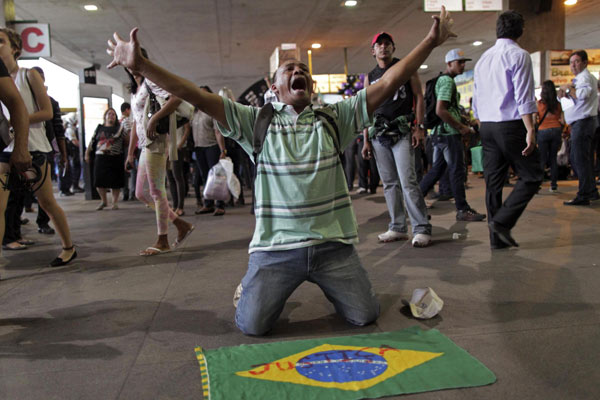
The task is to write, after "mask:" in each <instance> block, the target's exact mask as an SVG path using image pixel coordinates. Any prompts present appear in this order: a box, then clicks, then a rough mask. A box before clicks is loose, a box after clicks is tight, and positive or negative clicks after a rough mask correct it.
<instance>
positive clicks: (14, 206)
mask: <svg viewBox="0 0 600 400" xmlns="http://www.w3.org/2000/svg"><path fill="white" fill-rule="evenodd" d="M24 200H25V194H24V193H23V192H15V191H12V192H10V194H9V196H8V203H7V204H6V211H5V213H4V238H3V239H2V244H9V243H12V242H16V241H17V240H21V239H22V238H23V237H22V236H21V214H23V207H24Z"/></svg>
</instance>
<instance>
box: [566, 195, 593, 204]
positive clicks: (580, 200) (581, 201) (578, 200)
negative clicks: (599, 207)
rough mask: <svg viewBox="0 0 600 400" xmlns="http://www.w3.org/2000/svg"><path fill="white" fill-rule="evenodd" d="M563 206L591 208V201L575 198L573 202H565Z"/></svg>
mask: <svg viewBox="0 0 600 400" xmlns="http://www.w3.org/2000/svg"><path fill="white" fill-rule="evenodd" d="M563 204H564V205H565V206H589V205H590V201H589V200H587V199H582V198H581V197H575V198H574V199H573V200H569V201H564V202H563Z"/></svg>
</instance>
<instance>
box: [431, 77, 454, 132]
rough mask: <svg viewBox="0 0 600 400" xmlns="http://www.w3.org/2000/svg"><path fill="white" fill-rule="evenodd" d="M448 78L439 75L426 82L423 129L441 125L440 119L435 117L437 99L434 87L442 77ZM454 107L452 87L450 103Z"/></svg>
mask: <svg viewBox="0 0 600 400" xmlns="http://www.w3.org/2000/svg"><path fill="white" fill-rule="evenodd" d="M444 75H445V76H450V75H448V74H442V73H440V74H439V75H438V76H436V77H435V78H432V79H430V80H428V81H427V83H426V84H425V121H424V125H425V129H433V128H435V127H436V126H438V125H439V124H441V123H442V120H441V118H440V117H439V116H438V115H437V112H436V108H437V97H436V95H435V86H436V85H437V81H438V79H440V77H442V76H444ZM450 103H451V104H453V105H456V86H454V92H453V93H452V101H451V102H450Z"/></svg>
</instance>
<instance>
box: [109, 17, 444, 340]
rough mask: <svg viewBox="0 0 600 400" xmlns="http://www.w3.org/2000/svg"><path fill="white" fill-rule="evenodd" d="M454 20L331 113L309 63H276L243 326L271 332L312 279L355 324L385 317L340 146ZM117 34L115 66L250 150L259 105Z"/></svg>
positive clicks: (438, 23) (437, 25)
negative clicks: (365, 257) (172, 67)
mask: <svg viewBox="0 0 600 400" xmlns="http://www.w3.org/2000/svg"><path fill="white" fill-rule="evenodd" d="M451 24H452V21H451V20H450V18H449V16H448V14H447V13H446V11H445V9H443V10H442V13H441V14H440V16H439V17H437V16H436V17H435V22H434V24H433V26H432V28H431V30H430V32H429V33H428V35H427V36H426V38H425V39H424V40H423V41H422V42H421V43H420V44H419V45H418V46H417V47H416V48H415V49H414V50H413V51H412V52H411V53H410V54H409V55H407V56H406V57H405V58H404V59H402V60H401V61H400V62H398V63H396V64H395V65H394V66H393V67H391V68H390V69H389V70H388V71H387V72H386V73H385V74H384V75H383V76H382V78H381V79H380V80H379V81H378V82H377V83H374V84H373V85H371V86H369V88H367V89H366V90H362V91H361V92H359V93H358V95H357V96H354V97H351V98H349V99H346V100H344V101H342V102H339V103H336V104H334V105H330V106H326V107H325V110H324V111H323V112H326V113H328V114H329V119H328V120H326V119H322V116H321V112H320V113H319V114H315V112H314V111H313V109H312V105H311V102H310V98H311V95H312V88H313V80H312V77H311V75H310V73H309V72H308V68H307V67H306V65H304V64H303V63H301V62H299V61H297V60H286V61H285V62H284V63H283V64H282V65H281V66H280V67H279V68H278V69H277V71H276V73H275V76H274V79H273V84H272V85H271V91H273V93H275V94H276V95H277V98H278V100H279V101H278V102H274V103H272V104H273V118H272V120H271V125H270V126H269V130H268V134H267V135H266V137H265V140H264V143H263V146H262V148H263V151H262V152H260V153H259V154H258V155H257V158H256V159H257V165H256V168H257V174H256V182H255V195H256V201H255V215H256V229H255V232H254V237H253V238H252V242H251V243H250V250H249V252H250V260H249V263H248V271H247V273H246V275H245V276H244V278H243V280H242V290H241V298H240V300H239V303H238V305H237V311H236V317H235V320H236V324H237V326H238V327H239V328H240V329H241V330H242V332H244V333H245V334H248V335H263V334H265V333H267V332H268V331H269V330H270V329H271V328H272V327H273V325H274V324H275V322H276V321H277V319H278V318H279V315H280V314H281V312H282V310H283V307H284V305H285V302H286V300H287V298H288V297H289V296H290V295H291V294H292V292H293V291H294V290H295V289H296V288H297V287H298V286H299V285H300V284H302V282H304V281H309V282H313V283H316V284H317V285H319V287H320V288H321V289H322V290H323V292H324V293H325V296H326V297H327V298H328V299H329V300H330V301H331V302H332V303H333V305H334V307H335V309H336V311H337V312H338V313H339V314H340V315H341V316H342V317H343V318H344V319H346V320H347V321H348V322H350V323H352V324H354V325H359V326H362V325H366V324H369V323H371V322H373V321H375V319H377V317H378V315H379V303H378V301H377V299H376V297H375V294H374V292H373V290H372V288H371V284H370V281H369V278H368V276H367V273H366V271H365V269H364V268H363V266H362V264H361V262H360V260H359V258H358V255H357V253H356V250H355V248H354V244H355V243H357V242H358V232H357V223H356V218H355V216H354V212H353V210H352V205H351V204H352V203H351V200H350V196H349V194H348V186H347V184H346V180H345V177H344V171H343V169H342V165H341V162H340V159H339V156H338V153H339V149H343V148H345V147H346V146H347V145H348V144H349V143H350V141H352V140H355V139H356V137H357V135H358V134H359V133H360V132H361V131H362V130H363V129H364V128H366V127H367V126H369V125H370V124H371V115H372V114H373V111H374V110H375V109H376V108H377V107H379V105H381V104H382V103H383V102H384V101H385V100H386V99H387V98H389V97H390V96H392V94H393V93H394V92H395V91H397V90H398V88H399V87H400V85H402V84H404V83H405V82H407V81H408V80H409V79H410V77H411V76H412V74H414V73H415V71H416V70H417V69H418V68H419V66H420V65H421V64H422V62H423V61H425V59H426V58H427V56H428V55H429V54H430V53H431V51H432V50H433V49H434V48H435V47H436V46H438V45H440V44H441V43H443V42H444V41H445V40H446V39H447V38H448V37H450V36H454V34H453V33H451V32H450V26H451ZM114 39H115V42H113V41H109V49H108V50H107V51H108V53H109V54H110V55H112V56H113V57H114V60H113V62H112V63H111V64H110V65H109V67H114V66H116V65H123V66H125V67H127V68H129V69H130V70H132V71H134V72H135V73H137V74H139V75H141V76H145V77H146V78H148V79H151V80H152V81H153V82H155V83H157V84H158V85H159V86H161V87H163V88H164V89H165V90H167V91H169V92H170V93H173V94H174V95H176V96H178V97H180V98H182V99H185V100H186V101H188V102H190V103H192V104H193V105H195V106H196V107H198V108H199V109H200V110H202V111H203V112H205V113H207V114H209V115H210V116H212V117H213V118H214V119H215V120H216V121H217V122H218V123H219V129H220V131H221V133H222V134H223V135H224V136H228V137H231V138H232V139H234V140H236V141H238V142H239V143H240V145H241V146H242V147H243V148H244V149H245V151H246V152H248V153H252V149H253V147H252V138H253V126H254V122H255V121H256V117H257V114H258V112H259V109H258V108H254V107H248V106H243V105H241V104H239V103H234V102H232V101H230V100H228V99H223V98H222V97H219V96H216V95H214V94H211V93H208V92H206V91H202V90H200V89H198V87H197V86H196V85H195V84H193V83H192V82H189V81H187V80H185V79H183V78H181V77H179V76H177V75H175V74H172V73H170V72H168V71H166V70H165V69H163V68H161V67H159V66H158V65H156V64H153V63H152V62H151V61H149V60H148V59H147V58H145V57H143V56H142V53H141V51H140V45H139V43H138V40H137V28H135V29H133V30H132V31H131V35H130V40H129V41H124V40H122V39H121V38H120V37H119V36H118V35H117V34H115V35H114ZM332 115H333V116H332ZM332 124H334V125H335V128H337V129H332V128H333V127H332V126H331V125H332ZM326 125H329V126H326ZM335 130H337V134H334V133H333V132H334V131H335ZM336 141H337V145H336Z"/></svg>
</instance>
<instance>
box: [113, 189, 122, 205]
mask: <svg viewBox="0 0 600 400" xmlns="http://www.w3.org/2000/svg"><path fill="white" fill-rule="evenodd" d="M111 191H112V206H113V209H114V208H117V207H118V205H117V203H118V202H119V195H120V194H121V189H111Z"/></svg>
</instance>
